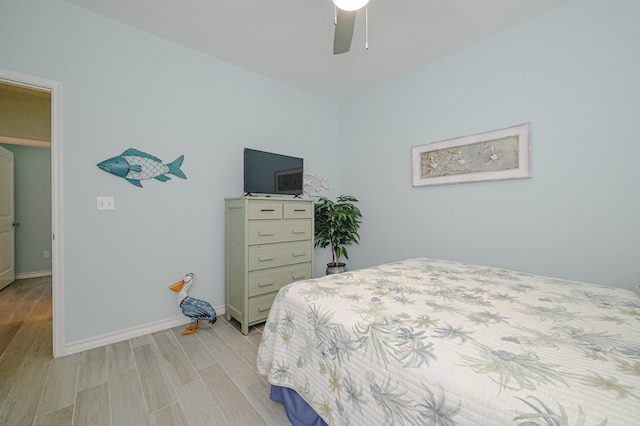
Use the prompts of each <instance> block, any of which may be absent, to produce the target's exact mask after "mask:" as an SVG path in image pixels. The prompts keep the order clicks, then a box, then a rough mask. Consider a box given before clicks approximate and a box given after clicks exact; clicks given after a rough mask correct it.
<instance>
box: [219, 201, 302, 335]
mask: <svg viewBox="0 0 640 426" xmlns="http://www.w3.org/2000/svg"><path fill="white" fill-rule="evenodd" d="M225 210H226V214H225V216H226V230H225V250H226V259H225V277H226V278H225V281H226V283H225V285H226V287H225V288H226V296H225V305H226V306H225V316H226V318H227V320H230V319H231V318H232V317H233V318H235V319H236V320H238V321H239V322H240V324H241V329H240V331H241V332H242V333H243V334H247V333H248V332H249V326H252V325H254V324H257V323H260V322H264V321H265V320H266V319H267V316H268V315H269V310H270V309H271V304H272V303H273V299H274V298H275V297H276V293H277V292H278V290H279V289H280V288H281V287H282V286H284V285H285V284H289V283H291V282H294V281H299V280H304V279H309V278H312V275H313V200H309V199H294V198H271V197H239V198H227V199H226V200H225Z"/></svg>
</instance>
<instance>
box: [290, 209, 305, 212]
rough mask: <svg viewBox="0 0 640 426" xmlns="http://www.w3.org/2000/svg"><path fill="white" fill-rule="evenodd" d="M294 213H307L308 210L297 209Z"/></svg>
mask: <svg viewBox="0 0 640 426" xmlns="http://www.w3.org/2000/svg"><path fill="white" fill-rule="evenodd" d="M293 211H294V212H306V211H307V209H295V210H293Z"/></svg>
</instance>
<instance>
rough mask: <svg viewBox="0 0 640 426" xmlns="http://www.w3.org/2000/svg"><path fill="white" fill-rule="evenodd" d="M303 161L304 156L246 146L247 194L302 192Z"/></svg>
mask: <svg viewBox="0 0 640 426" xmlns="http://www.w3.org/2000/svg"><path fill="white" fill-rule="evenodd" d="M303 163H304V161H303V159H302V158H297V157H290V156H288V155H281V154H275V153H272V152H265V151H258V150H255V149H250V148H245V149H244V192H245V194H247V195H251V194H288V195H300V194H302V172H303Z"/></svg>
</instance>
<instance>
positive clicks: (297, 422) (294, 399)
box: [270, 385, 327, 426]
mask: <svg viewBox="0 0 640 426" xmlns="http://www.w3.org/2000/svg"><path fill="white" fill-rule="evenodd" d="M270 397H271V399H272V400H273V401H276V402H279V403H281V404H282V405H284V408H285V410H286V411H287V417H289V421H290V422H291V424H292V425H293V426H327V423H326V422H325V421H324V420H322V417H320V416H319V415H318V413H316V412H315V411H314V410H313V408H311V406H309V404H307V402H306V401H305V400H304V399H302V397H301V396H300V395H298V393H297V392H296V391H294V390H293V389H289V388H285V387H282V386H275V385H272V386H271V395H270Z"/></svg>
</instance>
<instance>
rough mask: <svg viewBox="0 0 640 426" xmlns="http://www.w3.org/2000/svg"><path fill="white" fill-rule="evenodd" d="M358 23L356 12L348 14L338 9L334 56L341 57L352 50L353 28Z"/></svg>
mask: <svg viewBox="0 0 640 426" xmlns="http://www.w3.org/2000/svg"><path fill="white" fill-rule="evenodd" d="M355 23H356V11H355V10H354V11H351V12H347V11H345V10H342V9H338V17H337V20H336V30H335V33H334V35H333V54H334V55H339V54H340V53H346V52H348V51H349V49H351V39H352V38H353V27H354V26H355Z"/></svg>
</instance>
